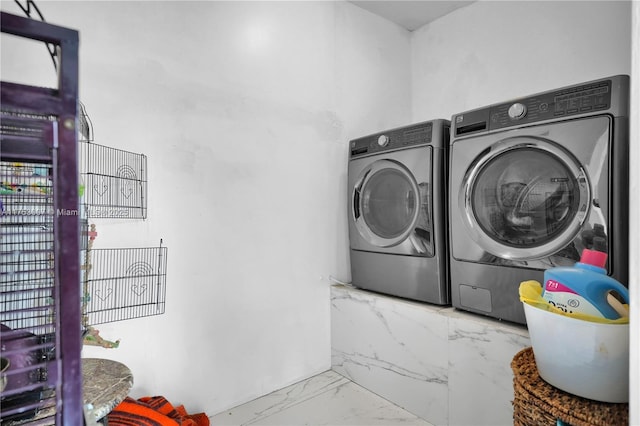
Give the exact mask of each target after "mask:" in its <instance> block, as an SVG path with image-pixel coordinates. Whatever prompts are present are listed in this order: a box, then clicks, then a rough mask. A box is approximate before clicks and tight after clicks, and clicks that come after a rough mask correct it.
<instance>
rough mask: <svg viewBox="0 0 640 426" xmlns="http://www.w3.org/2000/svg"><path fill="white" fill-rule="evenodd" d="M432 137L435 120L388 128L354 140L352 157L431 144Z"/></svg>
mask: <svg viewBox="0 0 640 426" xmlns="http://www.w3.org/2000/svg"><path fill="white" fill-rule="evenodd" d="M432 137H433V122H430V121H429V122H424V123H419V124H415V125H413V126H408V127H402V128H398V129H392V130H387V131H384V132H380V133H376V134H373V135H369V136H365V137H362V138H359V139H354V140H352V141H351V142H350V145H349V152H350V158H355V157H362V156H365V155H371V154H376V153H380V152H385V151H393V150H396V149H402V148H409V147H412V146H417V145H426V144H430V143H431V141H432Z"/></svg>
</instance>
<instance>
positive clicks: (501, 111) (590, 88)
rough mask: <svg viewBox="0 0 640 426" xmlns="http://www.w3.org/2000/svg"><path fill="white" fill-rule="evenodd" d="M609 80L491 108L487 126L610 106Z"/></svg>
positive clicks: (502, 125) (561, 115)
mask: <svg viewBox="0 0 640 426" xmlns="http://www.w3.org/2000/svg"><path fill="white" fill-rule="evenodd" d="M610 106H611V80H603V81H598V82H595V83H591V84H585V85H581V86H575V87H571V88H567V89H560V90H558V91H555V92H548V93H544V94H540V95H534V96H530V97H528V98H524V99H518V100H516V101H512V102H508V103H504V104H499V105H495V106H493V107H492V108H491V112H490V123H489V129H500V128H503V127H509V126H512V125H513V124H515V123H518V124H522V123H529V122H534V121H542V120H549V119H553V118H561V117H565V116H571V115H575V114H584V113H589V112H593V111H600V110H606V109H609V107H610Z"/></svg>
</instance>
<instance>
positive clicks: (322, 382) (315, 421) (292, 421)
mask: <svg viewBox="0 0 640 426" xmlns="http://www.w3.org/2000/svg"><path fill="white" fill-rule="evenodd" d="M210 420H211V425H212V426H239V425H274V426H302V425H328V426H333V425H336V426H337V425H344V426H346V425H362V426H373V425H393V426H396V425H398V426H400V425H402V426H404V425H408V426H433V425H431V423H429V422H427V421H425V420H423V419H421V418H419V417H417V416H415V415H413V414H411V413H409V412H408V411H405V410H403V409H402V408H400V407H398V406H397V405H395V404H393V403H391V402H389V401H387V400H386V399H384V398H382V397H380V396H378V395H376V394H375V393H373V392H371V391H369V390H367V389H365V388H363V387H361V386H360V385H357V384H356V383H354V382H352V381H351V380H349V379H347V378H346V377H344V376H342V375H340V374H338V373H336V372H335V371H332V370H329V371H326V372H324V373H321V374H318V375H316V376H313V377H311V378H309V379H306V380H303V381H301V382H299V383H295V384H293V385H291V386H288V387H286V388H284V389H281V390H278V391H275V392H272V393H270V394H268V395H265V396H263V397H261V398H258V399H255V400H253V401H250V402H247V403H246V404H242V405H240V406H238V407H235V408H232V409H230V410H226V411H223V412H221V413H219V414H216V415H214V416H212V417H210Z"/></svg>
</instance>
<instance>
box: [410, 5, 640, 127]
mask: <svg viewBox="0 0 640 426" xmlns="http://www.w3.org/2000/svg"><path fill="white" fill-rule="evenodd" d="M630 5H631V2H629V1H623V2H613V1H564V2H562V1H558V2H556V1H544V2H539V1H479V2H475V3H473V4H471V5H470V6H467V7H465V8H462V9H458V10H456V11H454V12H452V13H450V14H448V15H446V16H444V17H442V18H440V19H438V20H437V21H434V22H432V23H431V24H428V25H425V26H424V27H422V28H420V29H418V30H416V31H414V32H413V33H412V39H411V42H412V61H413V65H412V69H413V80H412V81H413V99H412V103H413V109H412V114H413V120H414V121H418V120H422V119H428V118H431V117H435V116H444V117H443V118H449V119H450V118H451V116H452V115H453V114H455V113H458V112H463V111H466V110H468V109H473V108H478V107H482V106H485V105H489V104H492V103H495V102H502V101H504V100H508V99H511V98H515V97H519V96H524V95H528V94H531V93H536V92H540V91H545V90H549V89H552V88H555V87H562V86H566V85H570V84H574V83H579V82H581V81H587V80H592V79H597V78H601V77H607V76H610V75H614V74H629V73H630V67H631V56H630V54H629V52H630V51H631V32H630V31H631V15H630V10H631V6H630Z"/></svg>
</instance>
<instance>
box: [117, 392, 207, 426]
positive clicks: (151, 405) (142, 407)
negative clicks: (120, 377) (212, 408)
mask: <svg viewBox="0 0 640 426" xmlns="http://www.w3.org/2000/svg"><path fill="white" fill-rule="evenodd" d="M107 420H108V423H109V424H110V425H112V426H209V417H208V416H207V415H206V414H205V413H197V414H193V415H190V414H188V413H187V411H186V410H185V408H184V406H183V405H180V406H178V407H174V406H173V405H172V404H171V403H170V402H169V401H167V399H166V398H164V397H162V396H147V397H143V398H140V399H138V400H137V401H136V400H135V399H133V398H130V397H127V398H126V399H125V400H124V401H122V402H121V403H120V404H119V405H118V406H117V407H115V408H114V409H113V411H111V413H109V415H108V416H107Z"/></svg>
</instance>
